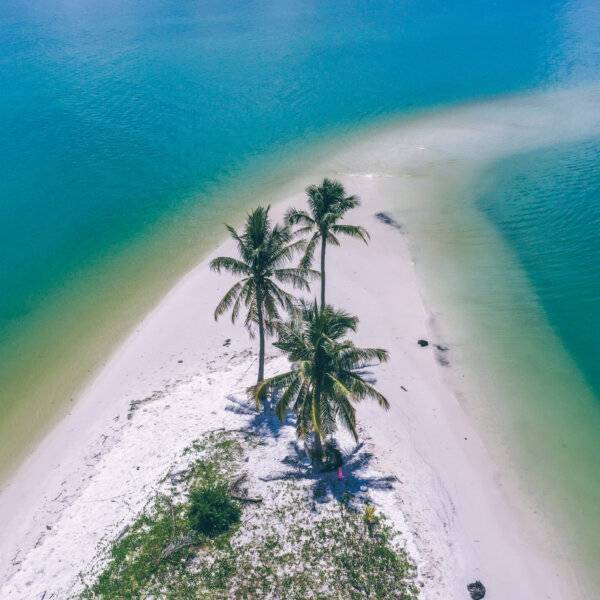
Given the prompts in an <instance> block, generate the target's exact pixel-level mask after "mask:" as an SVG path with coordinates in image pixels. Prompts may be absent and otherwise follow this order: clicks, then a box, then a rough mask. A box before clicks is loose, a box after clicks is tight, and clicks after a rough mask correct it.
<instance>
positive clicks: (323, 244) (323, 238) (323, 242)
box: [321, 232, 327, 308]
mask: <svg viewBox="0 0 600 600" xmlns="http://www.w3.org/2000/svg"><path fill="white" fill-rule="evenodd" d="M326 248H327V236H326V234H325V233H324V232H322V233H321V308H323V307H324V306H325V250H326Z"/></svg>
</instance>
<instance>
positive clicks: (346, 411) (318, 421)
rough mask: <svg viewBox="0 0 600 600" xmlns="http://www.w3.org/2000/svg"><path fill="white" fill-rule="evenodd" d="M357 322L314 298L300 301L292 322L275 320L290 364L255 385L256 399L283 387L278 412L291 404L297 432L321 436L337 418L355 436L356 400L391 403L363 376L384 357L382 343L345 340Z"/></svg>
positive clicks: (330, 430) (333, 426)
mask: <svg viewBox="0 0 600 600" xmlns="http://www.w3.org/2000/svg"><path fill="white" fill-rule="evenodd" d="M357 325H358V319H357V318H356V317H355V316H352V315H350V314H348V313H346V312H345V311H342V310H337V309H335V308H333V307H331V306H329V305H326V306H325V307H323V308H320V307H319V306H318V305H317V303H316V301H315V302H313V303H311V304H306V303H303V304H302V308H301V309H300V310H299V311H297V312H296V316H295V318H294V319H293V320H292V321H291V322H289V323H285V324H282V325H280V326H279V328H278V340H277V342H276V343H275V346H276V347H277V348H279V349H281V350H283V351H284V352H285V353H286V354H287V356H288V358H289V360H290V362H291V363H292V369H291V370H290V371H288V372H286V373H282V374H280V375H276V376H275V377H271V378H270V379H266V380H264V381H263V382H262V383H259V384H258V385H257V386H255V387H254V388H253V389H252V391H253V394H254V396H255V399H256V401H257V402H258V403H260V402H262V401H263V400H264V399H265V398H266V396H267V394H269V393H272V392H274V391H281V392H282V394H281V396H280V397H279V400H278V402H277V405H276V412H277V415H278V417H279V419H280V420H284V419H285V416H286V414H287V413H288V411H289V410H292V411H293V412H294V413H295V414H296V417H297V422H296V426H297V432H298V436H299V437H301V438H305V437H307V436H308V435H309V434H310V433H312V432H315V433H316V434H317V435H318V436H319V437H320V438H321V439H325V438H326V437H327V436H328V435H330V434H332V433H333V432H334V431H335V430H336V428H337V423H338V422H339V423H341V424H342V425H343V426H344V427H345V428H346V429H348V430H349V431H350V432H351V433H352V435H353V436H354V438H355V439H356V438H357V437H358V433H357V429H356V410H355V408H354V403H356V402H359V401H361V400H363V399H365V398H373V399H375V400H376V401H377V402H378V403H379V405H380V406H381V407H382V408H384V409H388V408H389V403H388V401H387V400H386V398H385V397H384V396H383V395H382V394H381V393H380V392H378V391H377V390H376V389H375V388H374V387H373V386H372V385H371V384H370V383H368V382H367V381H366V380H365V378H364V369H365V368H366V367H367V366H369V365H370V364H372V363H373V362H385V361H387V360H388V353H387V352H386V351H385V350H382V349H381V348H358V347H357V346H355V345H354V344H353V343H352V342H351V341H350V340H348V339H347V338H346V336H347V334H348V333H349V332H350V331H356V327H357Z"/></svg>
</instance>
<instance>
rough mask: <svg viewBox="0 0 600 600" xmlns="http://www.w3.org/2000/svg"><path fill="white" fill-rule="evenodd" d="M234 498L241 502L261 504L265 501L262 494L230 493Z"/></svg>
mask: <svg viewBox="0 0 600 600" xmlns="http://www.w3.org/2000/svg"><path fill="white" fill-rule="evenodd" d="M230 495H231V497H232V498H233V499H234V500H238V501H239V502H250V503H251V504H259V503H260V502H262V501H263V499H262V498H261V497H260V496H255V497H254V498H253V497H252V496H237V495H236V494H230Z"/></svg>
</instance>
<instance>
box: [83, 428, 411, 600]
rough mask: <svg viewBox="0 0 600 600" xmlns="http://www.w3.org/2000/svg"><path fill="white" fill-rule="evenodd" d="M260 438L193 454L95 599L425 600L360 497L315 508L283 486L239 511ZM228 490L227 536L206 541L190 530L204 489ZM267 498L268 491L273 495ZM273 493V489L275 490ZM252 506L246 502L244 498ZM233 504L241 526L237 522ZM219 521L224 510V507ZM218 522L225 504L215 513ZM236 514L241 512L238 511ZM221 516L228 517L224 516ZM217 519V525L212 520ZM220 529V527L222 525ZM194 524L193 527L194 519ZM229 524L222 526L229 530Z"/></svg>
mask: <svg viewBox="0 0 600 600" xmlns="http://www.w3.org/2000/svg"><path fill="white" fill-rule="evenodd" d="M260 443H261V442H260V440H259V438H256V437H252V436H246V435H244V434H241V433H235V432H224V431H220V432H212V433H209V434H207V435H206V436H204V437H203V438H201V439H200V440H199V441H198V442H196V443H195V444H194V445H193V446H192V447H191V448H190V449H189V453H191V454H192V459H191V462H190V463H189V465H188V467H187V468H186V469H185V470H184V472H180V473H178V474H176V475H175V476H173V475H170V478H171V479H170V481H171V489H170V490H169V492H168V493H161V495H160V496H158V497H157V498H156V500H155V501H154V502H153V503H152V504H151V505H150V506H149V507H148V508H147V509H146V510H145V511H144V512H143V514H141V515H140V516H139V517H138V518H137V519H136V520H135V522H134V523H133V524H132V525H131V526H130V527H129V529H128V530H127V531H126V532H125V533H124V534H122V535H121V537H120V538H119V539H117V540H116V541H114V542H113V544H112V546H111V547H110V550H109V558H108V561H107V562H105V563H104V565H103V567H102V569H101V571H100V572H99V573H95V574H93V575H88V577H85V576H84V580H86V579H89V578H90V577H92V582H91V583H90V584H89V585H87V586H86V589H85V591H84V593H83V595H82V596H83V597H84V598H87V599H106V600H113V599H125V598H127V599H138V598H139V599H141V598H166V599H182V600H183V599H190V600H191V599H206V600H221V599H223V600H224V599H227V598H236V599H237V598H239V599H245V600H246V599H257V600H258V599H266V598H273V599H286V600H296V599H297V600H301V599H302V600H304V599H305V598H315V599H322V600H325V599H327V600H330V599H333V600H342V599H343V600H354V599H357V600H358V599H359V598H360V599H364V598H370V599H395V600H412V599H414V598H416V597H417V591H416V588H415V586H414V575H415V569H414V567H413V565H412V564H411V562H410V560H409V559H408V556H407V555H406V553H405V551H404V550H403V548H402V547H401V546H400V545H399V543H398V542H397V536H396V533H395V532H394V530H393V529H392V528H391V527H390V526H389V525H388V524H387V523H386V522H385V519H384V518H383V517H380V518H379V519H378V520H377V523H376V525H373V524H372V523H371V524H370V525H369V526H367V525H366V523H365V518H364V508H365V507H364V505H361V504H356V505H355V504H354V502H353V499H352V498H351V497H348V498H346V499H345V500H344V501H343V502H336V501H332V502H329V503H326V504H315V502H314V500H313V498H312V496H311V494H310V492H309V490H307V489H306V488H305V487H303V486H302V484H301V483H299V482H297V481H284V482H279V483H278V484H277V485H276V486H274V487H273V488H269V489H271V490H276V493H265V494H264V498H262V501H256V498H255V501H254V502H244V501H241V502H239V501H238V500H237V499H236V498H237V497H239V494H240V493H241V492H239V488H238V487H236V485H237V482H239V481H240V474H241V467H242V466H244V467H245V466H246V465H247V463H246V461H249V460H251V458H252V450H253V448H256V446H257V445H260ZM215 489H216V490H219V492H218V493H217V494H216V496H215V495H213V494H212V493H208V494H207V497H211V498H213V497H222V494H223V491H224V490H225V491H226V493H227V494H229V497H228V498H226V500H225V501H224V502H223V506H224V507H227V508H224V511H225V512H226V513H227V515H226V519H225V520H226V521H227V525H226V526H225V527H223V526H219V527H217V528H216V529H214V530H210V533H211V534H212V535H211V537H209V536H207V535H204V534H202V533H199V532H198V530H197V528H196V529H194V528H193V527H192V524H191V522H190V515H194V514H195V513H194V510H192V511H190V507H191V500H190V498H194V496H195V495H196V496H197V495H198V490H215ZM263 491H264V490H263ZM267 491H268V490H267ZM242 497H243V494H242ZM232 503H233V505H235V506H237V507H238V508H239V509H241V522H240V523H237V522H236V519H232V520H227V519H229V517H230V516H231V507H232ZM216 506H217V509H216V510H217V512H218V506H219V503H218V502H217V503H216ZM210 510H211V511H213V512H211V513H210V514H211V516H214V511H215V504H214V503H213V504H211V507H210ZM233 512H234V513H236V511H235V510H234V511H233ZM217 517H218V515H217ZM211 518H212V517H211ZM217 520H218V521H219V519H218V518H217ZM192 521H193V518H192ZM219 523H221V521H219Z"/></svg>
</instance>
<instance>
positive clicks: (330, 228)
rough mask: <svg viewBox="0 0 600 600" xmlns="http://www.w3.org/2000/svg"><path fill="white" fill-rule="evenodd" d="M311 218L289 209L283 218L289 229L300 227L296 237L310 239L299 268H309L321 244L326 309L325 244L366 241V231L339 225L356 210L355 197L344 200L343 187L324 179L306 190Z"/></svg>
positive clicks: (323, 292)
mask: <svg viewBox="0 0 600 600" xmlns="http://www.w3.org/2000/svg"><path fill="white" fill-rule="evenodd" d="M306 193H307V195H308V206H309V208H310V214H309V213H308V212H307V211H305V210H298V209H296V208H292V209H290V210H289V211H288V212H287V214H286V217H285V220H286V223H287V224H288V225H300V226H301V227H300V229H298V230H297V231H296V234H297V235H303V234H308V235H310V237H309V240H308V243H307V245H306V250H305V252H304V256H303V258H302V260H301V262H300V266H301V267H303V268H308V267H310V265H311V264H312V260H313V256H314V253H315V249H316V247H317V244H318V243H319V241H320V242H321V306H325V251H326V249H327V244H328V243H329V244H333V245H334V246H339V245H340V242H339V240H338V238H337V236H338V235H339V234H343V235H348V236H350V237H353V238H358V239H360V240H362V241H363V242H365V244H366V243H367V242H368V240H369V234H368V232H367V230H366V229H364V228H363V227H360V226H358V225H347V224H345V223H340V222H339V221H341V220H342V219H343V218H344V216H345V214H346V213H347V212H348V211H349V210H350V209H352V208H356V207H357V206H359V204H360V201H359V199H358V198H357V197H356V196H346V192H345V190H344V186H343V185H342V184H341V183H340V182H339V181H335V180H334V181H332V180H330V179H327V178H325V179H323V183H321V185H319V186H317V185H309V186H308V187H307V188H306Z"/></svg>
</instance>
